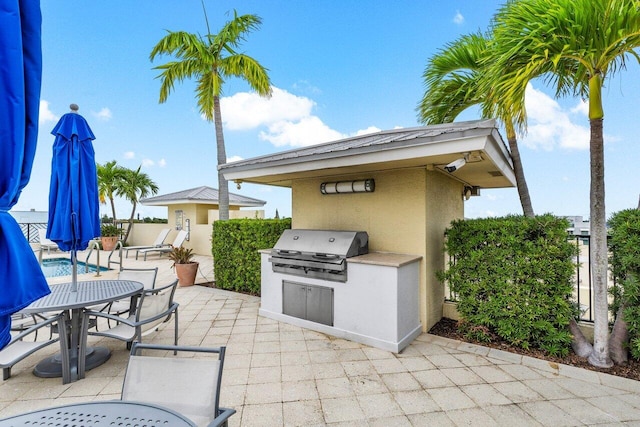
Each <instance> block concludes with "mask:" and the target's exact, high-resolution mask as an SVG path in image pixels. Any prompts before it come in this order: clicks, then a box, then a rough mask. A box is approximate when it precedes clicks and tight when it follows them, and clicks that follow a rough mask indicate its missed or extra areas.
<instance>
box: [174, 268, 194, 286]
mask: <svg viewBox="0 0 640 427" xmlns="http://www.w3.org/2000/svg"><path fill="white" fill-rule="evenodd" d="M198 265H199V264H198V263H197V262H192V263H189V264H176V265H175V267H176V275H177V276H178V286H180V287H184V286H192V285H193V284H194V283H195V282H196V274H197V273H198Z"/></svg>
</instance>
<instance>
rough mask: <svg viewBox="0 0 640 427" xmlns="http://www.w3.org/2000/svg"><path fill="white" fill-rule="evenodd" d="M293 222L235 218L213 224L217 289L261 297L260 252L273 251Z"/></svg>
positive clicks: (213, 251)
mask: <svg viewBox="0 0 640 427" xmlns="http://www.w3.org/2000/svg"><path fill="white" fill-rule="evenodd" d="M288 228H291V219H290V218H285V219H233V220H227V221H216V222H214V223H213V248H212V253H213V262H214V268H215V276H216V287H218V288H221V289H227V290H232V291H236V292H244V293H249V294H253V295H260V254H259V253H258V251H259V250H260V249H270V248H272V247H273V246H274V245H275V244H276V242H277V241H278V239H279V238H280V235H281V234H282V232H283V231H284V230H286V229H288Z"/></svg>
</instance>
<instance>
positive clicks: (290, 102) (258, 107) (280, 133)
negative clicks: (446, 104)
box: [220, 87, 380, 161]
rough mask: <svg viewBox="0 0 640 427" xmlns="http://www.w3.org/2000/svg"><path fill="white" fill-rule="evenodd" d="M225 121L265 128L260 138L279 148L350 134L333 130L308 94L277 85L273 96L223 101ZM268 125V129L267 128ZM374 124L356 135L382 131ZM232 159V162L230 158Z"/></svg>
mask: <svg viewBox="0 0 640 427" xmlns="http://www.w3.org/2000/svg"><path fill="white" fill-rule="evenodd" d="M220 103H221V106H220V108H221V109H222V120H223V121H224V124H225V126H226V128H227V129H229V130H249V129H256V128H262V129H261V130H260V132H259V137H260V139H262V140H263V141H268V142H270V143H271V144H273V145H274V146H276V147H283V146H291V147H306V146H309V145H314V144H319V143H322V142H330V141H335V140H337V139H341V138H346V137H347V136H348V135H345V134H343V133H342V132H339V131H337V130H334V129H331V128H330V127H329V126H328V125H327V124H325V123H324V122H323V121H322V120H321V119H320V118H319V117H318V116H315V115H313V109H314V108H315V106H316V103H315V102H314V101H313V100H312V99H309V98H307V97H305V96H297V95H294V94H292V93H289V92H287V91H286V90H283V89H279V88H277V87H274V88H273V94H272V96H271V97H270V98H264V97H261V96H259V95H258V94H256V93H249V92H240V93H236V94H235V95H233V96H230V97H225V98H222V99H221V100H220ZM265 128H266V129H265ZM379 131H380V129H379V128H377V127H375V126H370V127H368V128H367V129H362V130H358V131H357V132H356V133H355V134H354V135H364V134H368V133H374V132H379ZM228 161H231V160H230V159H228Z"/></svg>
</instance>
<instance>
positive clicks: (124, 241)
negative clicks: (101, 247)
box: [122, 201, 137, 244]
mask: <svg viewBox="0 0 640 427" xmlns="http://www.w3.org/2000/svg"><path fill="white" fill-rule="evenodd" d="M131 203H132V204H133V209H131V216H130V217H129V226H128V227H127V232H126V233H125V235H124V239H123V240H122V243H123V244H125V243H127V239H128V238H129V233H131V229H132V228H133V217H134V216H135V214H136V206H137V205H136V202H135V201H132V202H131Z"/></svg>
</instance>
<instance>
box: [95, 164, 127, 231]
mask: <svg viewBox="0 0 640 427" xmlns="http://www.w3.org/2000/svg"><path fill="white" fill-rule="evenodd" d="M96 169H97V171H98V197H99V199H100V203H102V204H106V203H107V199H109V203H110V204H111V212H112V215H113V223H114V225H115V223H116V219H117V217H116V205H115V202H114V198H115V196H116V195H118V193H119V192H120V188H121V186H122V179H123V176H124V171H125V169H124V168H123V167H121V166H118V165H117V164H116V161H115V160H112V161H110V162H107V163H105V164H104V165H101V164H99V163H96Z"/></svg>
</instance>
